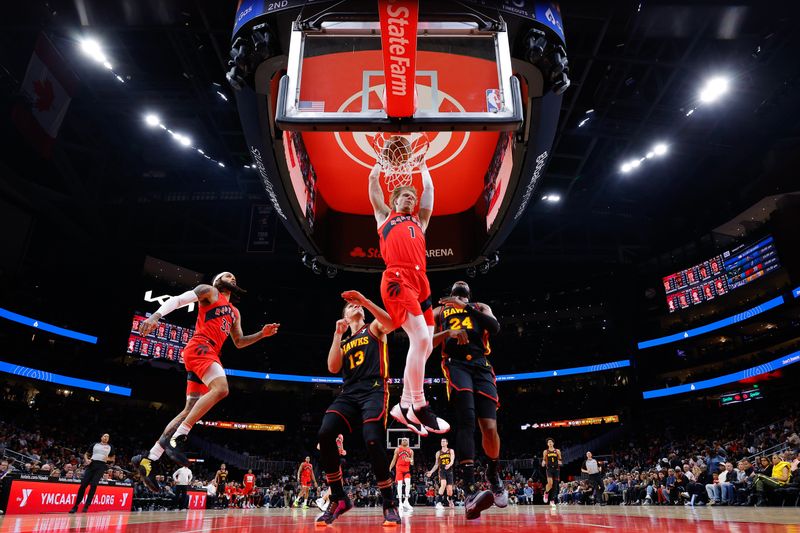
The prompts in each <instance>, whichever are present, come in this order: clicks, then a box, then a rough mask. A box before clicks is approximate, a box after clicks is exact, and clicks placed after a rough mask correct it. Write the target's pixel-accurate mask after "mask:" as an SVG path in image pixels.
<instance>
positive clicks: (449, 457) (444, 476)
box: [425, 439, 456, 509]
mask: <svg viewBox="0 0 800 533" xmlns="http://www.w3.org/2000/svg"><path fill="white" fill-rule="evenodd" d="M441 444H442V449H441V450H438V451H437V452H436V458H435V459H434V460H433V468H431V469H430V470H429V471H427V472H425V477H431V476H432V475H433V473H434V472H435V471H436V470H437V469H438V470H439V495H438V496H437V497H436V508H437V509H444V504H443V503H442V501H443V500H444V499H445V496H444V494H445V492H447V505H448V507H455V505H454V504H453V483H454V482H453V465H454V464H456V452H455V451H453V449H452V448H450V446H448V443H447V439H442V442H441Z"/></svg>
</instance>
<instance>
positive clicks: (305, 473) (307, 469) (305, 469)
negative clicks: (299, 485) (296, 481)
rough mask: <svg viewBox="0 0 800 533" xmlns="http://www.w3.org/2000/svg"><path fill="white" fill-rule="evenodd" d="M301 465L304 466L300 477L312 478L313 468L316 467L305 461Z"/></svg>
mask: <svg viewBox="0 0 800 533" xmlns="http://www.w3.org/2000/svg"><path fill="white" fill-rule="evenodd" d="M300 466H301V467H302V470H300V477H301V478H304V479H311V469H312V468H314V467H313V466H311V463H306V462H303V464H302V465H300Z"/></svg>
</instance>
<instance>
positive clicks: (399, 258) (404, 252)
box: [378, 211, 426, 272]
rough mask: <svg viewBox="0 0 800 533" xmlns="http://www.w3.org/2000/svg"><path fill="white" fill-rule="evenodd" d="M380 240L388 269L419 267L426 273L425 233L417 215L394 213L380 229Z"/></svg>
mask: <svg viewBox="0 0 800 533" xmlns="http://www.w3.org/2000/svg"><path fill="white" fill-rule="evenodd" d="M378 238H379V240H380V244H381V256H382V257H383V261H384V263H386V266H387V267H393V266H398V267H410V268H415V267H419V270H421V271H422V272H425V263H426V255H425V251H426V249H425V233H424V232H423V231H422V224H421V223H420V221H419V218H417V216H416V215H404V214H402V213H397V212H395V211H392V212H391V213H390V214H389V217H388V218H387V219H386V220H385V221H384V222H383V224H381V226H380V227H379V228H378Z"/></svg>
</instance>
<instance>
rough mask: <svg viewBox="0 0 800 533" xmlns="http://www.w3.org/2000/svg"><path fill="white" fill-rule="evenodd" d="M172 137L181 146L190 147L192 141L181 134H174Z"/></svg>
mask: <svg viewBox="0 0 800 533" xmlns="http://www.w3.org/2000/svg"><path fill="white" fill-rule="evenodd" d="M174 137H175V140H176V141H178V142H179V143H180V144H181V145H182V146H186V147H189V146H191V145H192V139H191V138H190V137H188V136H186V135H184V134H182V133H176V134H175V135H174Z"/></svg>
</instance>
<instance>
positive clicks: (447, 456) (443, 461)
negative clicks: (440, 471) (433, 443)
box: [439, 449, 453, 468]
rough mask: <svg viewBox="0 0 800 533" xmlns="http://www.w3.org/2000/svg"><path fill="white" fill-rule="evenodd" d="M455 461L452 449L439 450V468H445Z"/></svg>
mask: <svg viewBox="0 0 800 533" xmlns="http://www.w3.org/2000/svg"><path fill="white" fill-rule="evenodd" d="M452 461H453V456H452V454H451V453H450V449H448V450H447V451H446V452H443V451H439V468H444V467H446V466H447V465H449V464H450V463H451V462H452Z"/></svg>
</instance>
